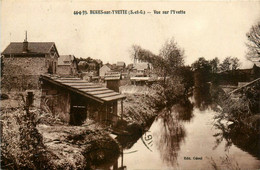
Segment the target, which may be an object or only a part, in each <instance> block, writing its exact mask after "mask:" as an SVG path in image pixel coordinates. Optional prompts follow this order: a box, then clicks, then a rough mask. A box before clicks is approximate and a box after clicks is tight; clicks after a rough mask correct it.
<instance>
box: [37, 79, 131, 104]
mask: <svg viewBox="0 0 260 170" xmlns="http://www.w3.org/2000/svg"><path fill="white" fill-rule="evenodd" d="M40 79H41V80H42V81H47V82H49V83H51V84H54V85H57V86H60V87H62V88H65V89H67V90H69V91H72V92H74V93H77V94H80V95H83V96H85V97H87V98H90V99H93V100H96V101H98V102H100V103H105V102H111V101H114V100H119V99H125V98H126V96H125V95H122V94H120V93H118V92H115V91H114V90H110V89H108V88H106V87H102V86H101V85H98V84H95V83H89V82H87V81H85V80H82V79H80V78H74V77H73V78H60V77H55V76H47V75H42V76H41V78H40Z"/></svg>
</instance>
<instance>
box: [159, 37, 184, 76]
mask: <svg viewBox="0 0 260 170" xmlns="http://www.w3.org/2000/svg"><path fill="white" fill-rule="evenodd" d="M159 56H160V57H162V58H163V59H164V61H165V62H164V72H165V74H166V75H167V76H174V75H175V73H176V71H177V69H178V68H180V67H182V66H183V65H184V50H183V49H181V48H179V47H178V44H177V43H176V42H175V41H174V39H173V38H172V39H171V40H170V41H166V42H165V44H164V45H163V47H162V48H161V50H160V54H159Z"/></svg>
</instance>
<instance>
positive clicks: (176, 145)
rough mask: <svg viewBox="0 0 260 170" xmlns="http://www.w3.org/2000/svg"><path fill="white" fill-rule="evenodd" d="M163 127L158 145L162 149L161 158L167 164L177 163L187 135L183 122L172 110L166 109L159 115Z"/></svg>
mask: <svg viewBox="0 0 260 170" xmlns="http://www.w3.org/2000/svg"><path fill="white" fill-rule="evenodd" d="M159 119H160V124H161V129H160V134H157V135H158V136H159V138H158V140H157V141H155V142H156V146H157V148H158V150H159V151H160V154H161V158H162V159H163V161H164V162H166V163H167V165H171V166H173V165H175V164H176V163H177V162H176V160H177V157H178V152H179V150H180V144H181V143H182V142H184V138H185V136H186V132H185V129H184V127H183V124H182V123H181V122H180V121H178V119H177V115H176V114H173V113H172V112H171V111H168V110H167V111H164V113H161V114H160V116H159Z"/></svg>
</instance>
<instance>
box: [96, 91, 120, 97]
mask: <svg viewBox="0 0 260 170" xmlns="http://www.w3.org/2000/svg"><path fill="white" fill-rule="evenodd" d="M116 95H120V94H119V93H117V92H110V93H105V94H97V95H94V96H95V97H98V98H103V97H110V96H116Z"/></svg>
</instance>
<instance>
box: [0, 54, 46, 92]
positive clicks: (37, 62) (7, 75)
mask: <svg viewBox="0 0 260 170" xmlns="http://www.w3.org/2000/svg"><path fill="white" fill-rule="evenodd" d="M2 60H3V70H2V71H3V73H2V80H1V88H2V90H3V91H14V90H15V91H24V90H31V89H39V87H40V86H39V85H40V84H39V76H40V75H41V74H44V73H47V71H48V69H47V67H46V65H47V63H46V62H45V58H44V57H8V58H3V59H2Z"/></svg>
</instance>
